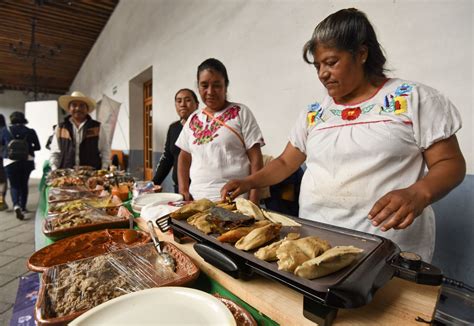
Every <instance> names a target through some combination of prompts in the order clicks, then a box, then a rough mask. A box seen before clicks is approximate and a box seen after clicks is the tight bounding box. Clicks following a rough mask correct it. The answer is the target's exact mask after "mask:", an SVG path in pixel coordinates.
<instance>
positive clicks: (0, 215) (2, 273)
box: [0, 179, 39, 325]
mask: <svg viewBox="0 0 474 326" xmlns="http://www.w3.org/2000/svg"><path fill="white" fill-rule="evenodd" d="M38 185H39V180H38V179H30V187H29V197H28V207H27V209H28V210H29V211H31V213H28V214H26V216H25V220H24V221H20V220H18V219H16V217H15V214H14V213H13V211H12V210H11V206H12V204H11V200H10V193H9V192H8V194H7V197H8V198H7V204H8V205H9V206H10V210H7V211H3V212H0V325H9V324H10V318H11V316H12V312H13V304H14V303H15V299H16V293H17V290H18V283H19V277H20V276H22V275H25V274H27V273H29V272H28V269H27V267H26V260H27V258H28V257H30V255H31V254H32V253H33V252H34V251H35V248H34V247H35V239H34V238H35V211H36V207H37V206H38V198H39V190H38Z"/></svg>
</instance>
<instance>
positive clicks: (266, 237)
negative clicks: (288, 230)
mask: <svg viewBox="0 0 474 326" xmlns="http://www.w3.org/2000/svg"><path fill="white" fill-rule="evenodd" d="M280 230H281V224H268V225H265V226H263V227H260V228H257V229H255V230H252V231H251V232H250V233H249V234H247V235H246V236H245V237H243V238H241V239H240V240H239V241H237V242H236V243H235V247H236V248H237V249H241V250H245V251H248V250H252V249H255V248H258V247H260V246H262V245H264V244H266V243H268V242H270V241H271V240H273V239H275V238H276V237H278V235H279V234H280Z"/></svg>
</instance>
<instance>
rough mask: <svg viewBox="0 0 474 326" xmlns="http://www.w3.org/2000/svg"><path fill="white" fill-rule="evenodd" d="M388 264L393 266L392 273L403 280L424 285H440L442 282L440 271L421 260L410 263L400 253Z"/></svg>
mask: <svg viewBox="0 0 474 326" xmlns="http://www.w3.org/2000/svg"><path fill="white" fill-rule="evenodd" d="M401 254H402V255H403V252H402V253H401ZM390 265H392V267H394V270H395V274H394V275H395V276H397V277H399V278H402V279H405V280H409V281H412V282H415V283H418V284H425V285H441V283H442V282H443V273H442V271H441V270H440V269H439V268H438V267H436V266H433V265H431V264H428V263H426V262H424V261H421V260H420V261H419V262H417V264H416V265H410V264H409V263H407V261H406V260H405V259H404V258H403V257H402V256H401V255H396V256H395V257H394V258H393V259H392V261H391V262H390Z"/></svg>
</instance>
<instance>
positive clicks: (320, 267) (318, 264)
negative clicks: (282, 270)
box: [295, 246, 363, 279]
mask: <svg viewBox="0 0 474 326" xmlns="http://www.w3.org/2000/svg"><path fill="white" fill-rule="evenodd" d="M361 252H363V250H362V249H359V248H356V247H354V246H336V247H334V248H331V249H329V250H327V251H326V252H324V253H323V254H322V255H320V256H318V257H315V258H313V259H310V260H307V261H306V262H304V263H303V264H302V265H301V266H298V267H297V268H296V270H295V275H297V276H300V277H304V278H307V279H315V278H318V277H323V276H326V275H328V274H331V273H334V272H337V271H338V270H340V269H342V268H344V267H346V266H349V265H350V264H351V263H352V262H353V261H354V260H355V259H356V258H357V256H358V255H359V254H360V253H361Z"/></svg>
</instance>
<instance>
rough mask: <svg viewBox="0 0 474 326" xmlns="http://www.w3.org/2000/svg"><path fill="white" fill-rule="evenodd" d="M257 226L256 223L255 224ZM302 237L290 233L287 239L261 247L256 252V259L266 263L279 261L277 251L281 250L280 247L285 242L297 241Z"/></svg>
mask: <svg viewBox="0 0 474 326" xmlns="http://www.w3.org/2000/svg"><path fill="white" fill-rule="evenodd" d="M255 224H256V223H255ZM299 237H300V235H299V234H298V233H288V234H287V235H286V237H285V238H284V239H282V240H280V241H276V242H273V243H272V244H269V245H268V246H265V247H261V248H260V249H258V250H257V251H256V252H255V254H254V255H255V257H257V258H258V259H261V260H265V261H275V260H278V257H277V250H278V248H280V245H281V244H282V243H283V241H285V240H296V239H298V238H299Z"/></svg>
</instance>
